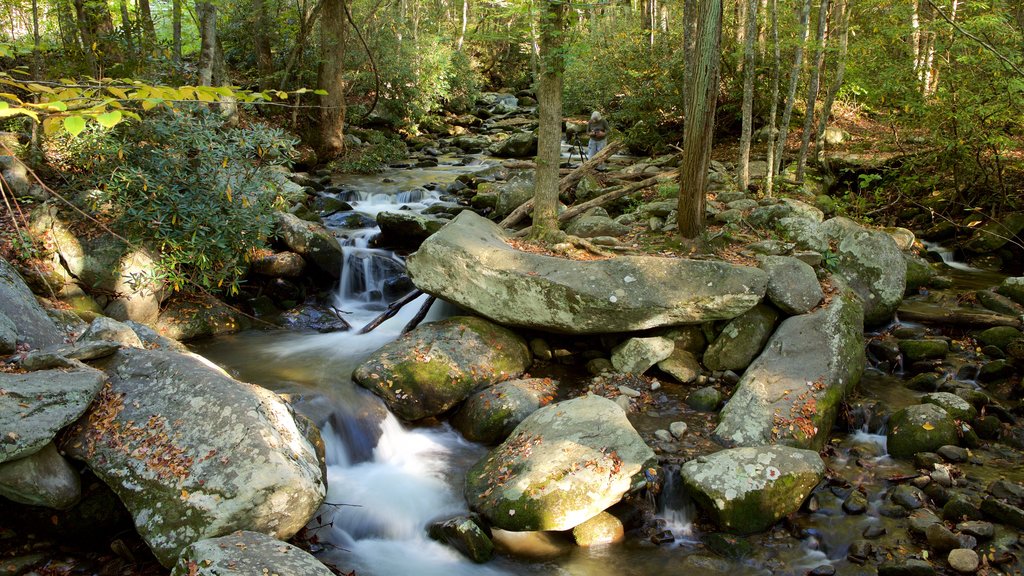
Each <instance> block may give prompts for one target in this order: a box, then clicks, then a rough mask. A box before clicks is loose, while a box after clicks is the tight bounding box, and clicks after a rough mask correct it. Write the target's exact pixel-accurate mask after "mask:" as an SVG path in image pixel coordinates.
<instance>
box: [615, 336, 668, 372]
mask: <svg viewBox="0 0 1024 576" xmlns="http://www.w3.org/2000/svg"><path fill="white" fill-rule="evenodd" d="M674 349H675V343H674V342H673V341H672V340H669V339H668V338H662V337H660V336H651V337H648V338H629V339H627V340H626V341H625V342H623V343H621V344H619V345H618V346H616V347H614V348H612V358H611V360H612V366H614V367H615V370H616V371H618V372H622V373H626V374H628V373H632V374H643V373H644V372H647V370H648V369H650V367H651V366H654V365H655V364H657V363H658V362H661V361H662V360H665V359H667V358H668V357H669V356H671V355H672V351H673V350H674Z"/></svg>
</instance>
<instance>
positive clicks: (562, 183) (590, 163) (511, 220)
mask: <svg viewBox="0 0 1024 576" xmlns="http://www.w3.org/2000/svg"><path fill="white" fill-rule="evenodd" d="M620 148H622V143H621V142H612V143H611V144H609V145H607V146H605V147H604V149H603V150H601V151H600V152H598V153H597V154H595V155H594V157H593V158H591V159H590V160H587V161H586V162H584V163H583V164H581V165H580V166H579V167H578V168H576V169H575V170H573V171H571V172H570V173H569V174H568V175H567V176H565V177H564V178H562V179H561V180H559V181H558V193H559V194H562V193H563V192H565V191H566V190H568V189H569V188H572V187H573V186H575V185H576V183H577V182H579V181H580V180H581V179H583V177H584V176H586V175H587V174H590V173H591V172H593V171H594V170H595V169H597V167H598V166H600V165H601V164H602V163H604V161H605V160H606V159H607V158H608V157H609V156H611V155H612V154H614V153H615V152H617V151H618V150H619V149H620ZM531 210H533V198H531V199H529V200H527V201H526V202H524V203H523V204H521V205H520V206H519V207H518V208H516V209H515V210H513V211H512V213H511V214H509V215H508V216H506V217H505V219H504V220H502V221H501V222H499V223H498V226H500V227H502V228H511V227H512V226H515V225H516V223H517V222H519V221H520V220H522V219H523V217H525V216H526V215H527V214H528V213H529V212H530V211H531Z"/></svg>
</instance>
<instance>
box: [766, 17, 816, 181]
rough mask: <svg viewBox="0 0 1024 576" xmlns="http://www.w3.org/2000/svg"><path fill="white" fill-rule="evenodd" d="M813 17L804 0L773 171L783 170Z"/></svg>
mask: <svg viewBox="0 0 1024 576" xmlns="http://www.w3.org/2000/svg"><path fill="white" fill-rule="evenodd" d="M810 17H811V0H804V4H803V8H802V9H801V10H800V42H799V43H797V45H796V48H795V49H794V50H793V68H792V69H791V70H790V71H789V91H788V92H787V95H786V105H785V106H784V107H783V109H782V121H781V122H779V134H778V138H776V142H777V145H776V146H775V148H776V150H775V167H774V169H773V172H774V173H775V174H780V173H781V172H782V157H783V156H784V155H785V154H786V138H787V137H789V121H790V119H791V118H792V117H793V105H794V104H796V88H797V86H798V85H799V84H800V68H801V67H802V66H803V63H804V44H806V43H807V33H808V29H809V26H808V23H809V21H810Z"/></svg>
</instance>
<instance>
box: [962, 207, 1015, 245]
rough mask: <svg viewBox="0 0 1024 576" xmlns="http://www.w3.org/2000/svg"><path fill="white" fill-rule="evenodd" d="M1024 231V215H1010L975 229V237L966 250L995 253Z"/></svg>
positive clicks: (968, 242) (968, 243)
mask: <svg viewBox="0 0 1024 576" xmlns="http://www.w3.org/2000/svg"><path fill="white" fill-rule="evenodd" d="M1021 230H1024V213H1021V212H1016V213H1012V214H1008V215H1006V216H1004V217H1002V218H1000V219H999V220H998V221H993V222H988V223H986V224H983V225H981V226H979V227H977V228H975V229H974V235H973V236H972V237H971V239H970V240H968V241H967V242H966V243H965V244H964V249H965V250H969V251H971V252H975V253H978V254H985V253H988V252H994V251H996V250H998V249H1000V248H1002V247H1003V246H1004V245H1006V243H1007V242H1009V241H1010V240H1012V239H1013V237H1014V236H1016V235H1017V234H1018V233H1019V232H1020V231H1021Z"/></svg>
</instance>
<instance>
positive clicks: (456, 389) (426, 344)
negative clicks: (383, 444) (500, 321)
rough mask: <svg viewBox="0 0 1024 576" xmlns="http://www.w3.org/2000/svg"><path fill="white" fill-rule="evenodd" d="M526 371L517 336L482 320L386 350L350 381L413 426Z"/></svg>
mask: <svg viewBox="0 0 1024 576" xmlns="http://www.w3.org/2000/svg"><path fill="white" fill-rule="evenodd" d="M529 365H530V349H529V347H528V346H527V344H526V341H525V340H523V339H522V338H521V337H520V336H518V335H516V334H514V333H513V332H511V331H510V330H507V329H506V328H503V327H501V326H498V325H496V324H493V323H491V322H488V321H487V320H484V319H482V318H476V317H474V316H456V317H453V318H448V319H446V320H441V321H440V322H431V323H428V324H423V325H421V326H419V327H417V328H416V329H415V330H413V331H411V332H409V333H407V334H403V335H402V336H400V337H399V338H398V339H397V340H395V341H393V342H390V343H388V344H385V345H384V346H383V347H382V348H380V349H379V350H377V351H376V352H374V353H373V354H372V355H371V356H370V357H369V358H367V359H366V361H365V362H363V363H362V364H361V365H360V366H359V367H358V368H356V370H355V372H354V373H353V375H352V378H353V379H354V380H355V381H356V382H357V383H358V384H359V385H360V386H362V387H364V388H366V389H368V390H370V391H371V392H373V393H374V394H376V395H377V396H380V397H381V398H382V399H383V400H384V402H385V403H386V404H387V405H388V408H390V409H391V411H392V412H394V413H395V415H397V416H398V417H399V418H402V419H404V420H410V421H411V420H420V419H423V418H427V417H429V416H436V415H438V414H441V413H442V412H445V411H447V410H448V409H450V408H452V407H454V406H455V405H456V404H458V403H459V402H462V401H463V400H465V399H466V398H467V397H468V396H469V395H470V393H472V392H473V390H474V389H476V388H477V387H478V386H481V385H489V384H494V383H497V382H501V381H503V380H508V379H510V378H515V377H518V376H519V375H520V374H522V373H523V371H524V370H526V368H527V367H528V366H529Z"/></svg>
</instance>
